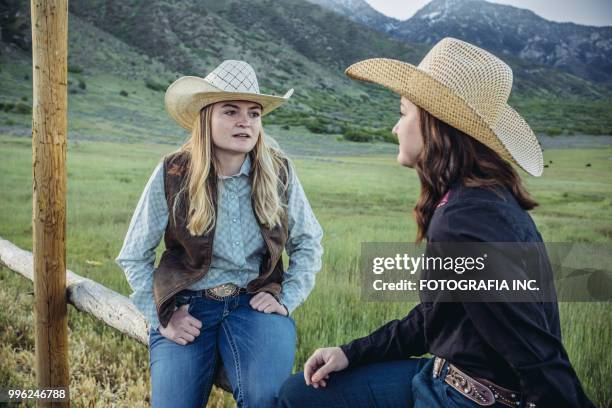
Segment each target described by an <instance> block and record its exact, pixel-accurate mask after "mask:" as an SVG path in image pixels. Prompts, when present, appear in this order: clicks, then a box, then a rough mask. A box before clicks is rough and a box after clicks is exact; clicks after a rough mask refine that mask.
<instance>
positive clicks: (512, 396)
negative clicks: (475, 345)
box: [433, 357, 536, 408]
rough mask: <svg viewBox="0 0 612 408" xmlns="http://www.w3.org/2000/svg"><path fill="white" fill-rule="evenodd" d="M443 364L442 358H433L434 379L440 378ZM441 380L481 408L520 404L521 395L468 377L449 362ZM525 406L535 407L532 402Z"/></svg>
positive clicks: (488, 382)
mask: <svg viewBox="0 0 612 408" xmlns="http://www.w3.org/2000/svg"><path fill="white" fill-rule="evenodd" d="M445 362H446V360H445V359H443V358H440V357H435V358H434V366H433V377H434V378H438V377H440V374H441V372H442V367H443V365H444V363H445ZM443 380H444V382H445V383H447V384H448V385H450V386H451V387H453V388H454V389H456V390H457V391H459V392H460V393H461V394H463V396H465V397H466V398H468V399H470V400H472V401H474V402H475V403H477V404H478V405H480V406H483V407H488V406H491V405H493V404H495V403H496V402H498V403H500V404H503V405H506V406H508V407H513V408H516V407H518V406H519V405H520V404H521V394H520V393H519V392H516V391H512V390H509V389H507V388H504V387H500V386H499V385H496V384H494V383H492V382H491V381H488V380H485V379H483V378H473V377H470V376H469V375H467V374H465V373H464V372H463V371H461V370H460V369H459V368H457V366H455V365H453V364H451V363H450V362H449V363H448V370H447V371H446V374H444V378H443ZM526 406H527V407H528V408H536V405H535V404H534V403H532V402H529V403H527V405H526Z"/></svg>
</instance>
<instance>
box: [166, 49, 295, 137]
mask: <svg viewBox="0 0 612 408" xmlns="http://www.w3.org/2000/svg"><path fill="white" fill-rule="evenodd" d="M292 94H293V89H290V90H289V91H287V92H286V93H285V94H284V95H283V96H275V95H266V94H262V93H260V92H259V83H258V82H257V76H256V75H255V70H254V69H253V67H251V65H249V64H248V63H246V62H244V61H236V60H226V61H223V62H222V63H221V64H220V65H219V66H218V67H217V68H215V69H214V70H213V71H212V72H211V73H210V74H208V75H207V76H206V77H205V78H200V77H196V76H184V77H181V78H179V79H177V80H176V81H174V82H173V83H172V84H170V86H169V87H168V89H167V90H166V96H165V98H164V100H165V104H166V110H167V111H168V113H169V114H170V116H171V117H172V119H174V120H175V121H176V122H177V123H178V124H179V125H180V126H181V127H183V128H185V129H187V130H189V131H190V130H191V129H192V127H193V123H194V120H195V118H196V117H197V116H198V115H199V113H200V110H202V108H203V107H205V106H206V105H210V104H212V103H216V102H222V101H239V100H240V101H249V102H255V103H258V104H259V105H261V114H262V116H263V115H267V114H268V113H270V112H272V111H273V110H274V109H276V108H278V107H279V106H281V105H282V104H284V103H285V102H287V100H289V98H290V97H291V95H292Z"/></svg>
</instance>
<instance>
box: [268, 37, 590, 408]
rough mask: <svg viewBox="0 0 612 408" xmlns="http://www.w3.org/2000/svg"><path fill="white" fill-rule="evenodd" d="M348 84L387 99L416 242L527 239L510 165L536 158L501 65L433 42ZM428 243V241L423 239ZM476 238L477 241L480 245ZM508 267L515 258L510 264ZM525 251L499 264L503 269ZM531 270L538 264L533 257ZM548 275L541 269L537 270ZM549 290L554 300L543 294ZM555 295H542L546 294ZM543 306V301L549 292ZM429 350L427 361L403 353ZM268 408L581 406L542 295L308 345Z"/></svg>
mask: <svg viewBox="0 0 612 408" xmlns="http://www.w3.org/2000/svg"><path fill="white" fill-rule="evenodd" d="M346 73H347V74H348V76H350V77H351V78H355V79H360V80H364V81H369V82H374V83H378V84H381V85H383V86H385V87H387V88H389V89H391V90H393V91H395V92H396V93H398V94H400V95H401V101H400V102H401V105H400V106H401V117H400V119H399V121H398V122H397V124H396V125H395V127H394V128H393V133H395V134H396V135H397V137H398V139H399V155H398V161H399V163H400V164H402V165H404V166H407V167H412V168H414V169H416V171H417V175H418V177H419V179H420V182H421V192H420V196H419V198H418V200H417V203H416V206H415V208H414V215H415V218H416V222H417V227H418V232H417V242H418V241H421V240H423V239H427V248H430V247H434V246H436V245H437V244H440V243H452V242H454V243H455V246H457V244H456V243H457V242H460V241H461V242H464V243H465V242H468V241H469V242H481V243H482V242H493V243H495V242H497V243H500V242H522V243H524V242H533V243H538V242H540V243H541V236H540V234H539V232H538V230H537V228H536V226H535V224H534V223H533V220H532V219H531V217H530V216H529V214H528V213H527V210H530V209H532V208H534V207H535V206H536V205H537V203H536V202H535V201H534V200H533V199H532V198H531V197H530V196H529V194H528V192H527V191H526V189H525V187H524V186H523V184H522V182H521V179H520V177H519V175H518V173H517V171H516V170H515V169H514V168H513V166H512V163H514V164H516V165H518V166H519V167H520V168H522V169H523V170H525V171H526V172H527V173H529V174H531V175H533V176H539V175H541V173H542V167H543V166H542V162H543V159H542V152H541V149H540V146H539V143H538V141H537V139H536V137H535V135H534V133H533V132H532V131H531V129H530V127H529V126H528V125H527V123H526V122H525V121H524V120H523V119H522V118H521V117H520V116H519V114H518V113H516V112H515V111H514V110H513V109H512V108H511V107H510V106H509V105H508V104H507V101H508V97H509V95H510V89H511V87H512V71H511V69H510V68H509V67H508V66H507V65H506V64H505V63H504V62H502V61H501V60H499V59H498V58H496V57H495V56H493V55H492V54H490V53H488V52H486V51H484V50H482V49H480V48H478V47H475V46H473V45H471V44H468V43H466V42H463V41H460V40H456V39H453V38H445V39H443V40H441V41H440V42H439V43H437V44H436V45H435V46H434V47H433V48H432V49H431V50H430V52H429V53H428V54H427V55H426V56H425V58H424V59H423V61H422V62H421V63H420V64H419V65H418V66H414V65H411V64H407V63H404V62H400V61H395V60H389V59H381V58H375V59H369V60H365V61H361V62H358V63H356V64H354V65H352V66H350V67H349V68H348V69H347V70H346ZM434 243H435V244H434ZM481 245H482V244H481ZM512 261H514V262H515V263H512ZM524 261H526V260H525V259H514V260H512V259H511V260H508V261H506V262H507V263H508V264H509V265H512V267H513V268H516V269H512V270H513V271H519V272H520V268H523V266H522V265H523V262H524ZM535 261H537V262H541V263H538V264H537V265H545V266H546V265H548V266H549V265H550V264H549V263H548V259H547V256H546V252H545V251H544V252H543V253H542V252H540V253H539V255H538V257H536V259H535ZM542 269H543V273H545V274H548V278H550V276H551V275H550V273H551V271H550V269H547V268H542ZM553 296H554V295H553ZM555 299H556V298H555ZM553 300H554V299H553ZM427 353H430V354H432V355H433V356H434V358H410V357H418V356H422V355H424V354H427ZM279 402H280V406H282V407H351V408H355V407H374V406H376V407H406V406H410V407H411V406H415V407H423V408H424V407H428V408H431V407H446V406H452V407H477V406H497V407H504V406H506V407H555V408H556V407H570V406H571V407H587V406H592V404H591V402H590V401H589V400H588V398H587V397H586V396H585V394H584V392H583V390H582V387H581V385H580V382H579V380H578V378H577V377H576V373H575V372H574V370H573V368H572V366H571V364H570V362H569V359H568V356H567V353H566V351H565V349H564V347H563V345H562V343H561V331H560V326H559V312H558V308H557V303H556V300H554V301H551V302H523V303H516V302H515V303H511V302H480V301H479V302H454V303H451V302H437V301H436V298H435V296H434V299H433V301H430V302H427V301H425V299H422V302H421V303H420V304H418V305H417V306H416V307H415V308H414V309H413V310H412V311H411V312H410V313H409V314H408V315H407V316H406V317H405V318H403V319H401V320H394V321H391V322H389V323H387V324H385V325H384V326H382V327H381V328H379V329H378V330H376V331H374V332H373V333H371V334H370V335H368V336H366V337H363V338H361V339H356V340H354V341H352V342H350V343H348V344H344V345H342V346H340V347H328V348H322V349H318V350H316V351H315V352H314V354H313V355H312V356H311V357H310V358H309V359H308V361H307V362H306V363H305V365H304V373H301V374H296V375H294V376H293V377H291V378H290V379H289V380H287V382H286V383H285V384H284V385H283V388H282V389H281V392H280V396H279Z"/></svg>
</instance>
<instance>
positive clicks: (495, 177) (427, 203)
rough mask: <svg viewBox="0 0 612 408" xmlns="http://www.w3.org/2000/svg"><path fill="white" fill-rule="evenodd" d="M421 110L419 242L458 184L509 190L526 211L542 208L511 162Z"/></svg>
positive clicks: (417, 169) (417, 206)
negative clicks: (437, 211)
mask: <svg viewBox="0 0 612 408" xmlns="http://www.w3.org/2000/svg"><path fill="white" fill-rule="evenodd" d="M417 108H418V110H419V121H420V128H421V134H422V135H423V150H422V151H421V153H420V154H419V157H418V158H417V161H416V164H415V169H416V171H417V174H418V176H419V179H420V181H421V193H420V195H419V198H418V200H417V203H416V205H415V207H414V217H415V219H416V223H417V228H418V230H417V236H416V242H421V241H422V240H423V239H424V238H425V235H426V232H427V228H428V227H429V222H430V221H431V218H432V217H433V213H434V211H435V209H436V206H437V205H438V203H439V201H440V200H441V199H442V197H443V196H444V194H446V192H447V191H448V190H449V188H450V187H451V186H452V185H453V184H454V183H460V184H462V185H464V186H466V187H485V188H490V189H492V190H496V189H499V188H506V189H508V191H510V192H511V193H512V194H513V195H514V197H515V198H516V200H517V202H518V203H519V205H520V206H521V207H522V208H523V209H525V210H531V209H532V208H534V207H536V206H537V205H538V203H537V202H536V201H535V200H534V199H533V198H532V197H531V196H530V195H529V193H528V192H527V189H526V188H525V187H524V186H523V182H522V180H521V178H520V176H519V175H518V173H517V172H516V170H515V169H514V167H513V166H512V165H511V164H510V163H508V162H507V161H505V160H504V159H502V158H501V157H500V156H499V155H498V154H497V153H496V152H495V151H493V150H491V149H490V148H489V147H487V146H485V145H484V144H482V143H480V142H479V141H478V140H476V139H474V138H472V137H470V136H468V135H467V134H465V133H463V132H462V131H460V130H458V129H456V128H454V127H453V126H450V125H448V124H447V123H445V122H442V121H441V120H439V119H437V118H436V117H434V116H432V115H431V114H430V113H429V112H427V111H426V110H425V109H422V108H420V107H418V106H417Z"/></svg>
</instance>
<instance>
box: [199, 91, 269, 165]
mask: <svg viewBox="0 0 612 408" xmlns="http://www.w3.org/2000/svg"><path fill="white" fill-rule="evenodd" d="M211 131H212V140H213V145H214V146H215V149H217V150H220V151H223V152H224V153H229V154H244V153H248V152H250V151H251V150H253V148H254V147H255V143H257V139H258V138H259V133H260V132H261V105H259V104H257V103H255V102H248V101H223V102H217V103H215V104H214V105H213V109H212V117H211Z"/></svg>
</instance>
